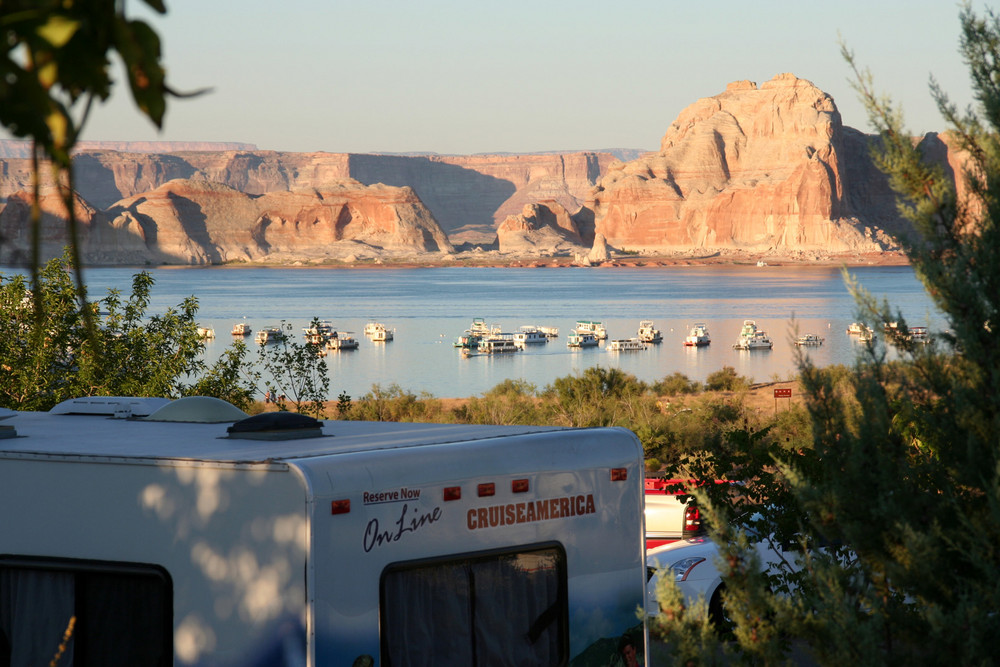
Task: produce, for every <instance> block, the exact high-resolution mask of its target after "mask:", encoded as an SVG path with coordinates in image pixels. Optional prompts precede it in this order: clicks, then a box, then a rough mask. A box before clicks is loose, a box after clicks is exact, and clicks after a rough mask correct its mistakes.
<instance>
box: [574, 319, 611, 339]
mask: <svg viewBox="0 0 1000 667" xmlns="http://www.w3.org/2000/svg"><path fill="white" fill-rule="evenodd" d="M574 331H576V332H577V333H590V334H594V338H596V339H597V340H604V339H605V338H607V337H608V330H607V329H605V328H604V322H598V321H595V320H577V322H576V328H575V329H574Z"/></svg>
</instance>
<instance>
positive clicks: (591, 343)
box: [566, 331, 600, 347]
mask: <svg viewBox="0 0 1000 667" xmlns="http://www.w3.org/2000/svg"><path fill="white" fill-rule="evenodd" d="M599 344H600V341H599V340H597V337H596V336H595V335H594V334H592V333H580V332H578V331H574V332H572V333H571V334H570V335H569V336H568V337H567V339H566V347H597V346H598V345H599Z"/></svg>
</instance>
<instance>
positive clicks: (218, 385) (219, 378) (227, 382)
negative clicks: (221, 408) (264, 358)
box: [185, 340, 259, 412]
mask: <svg viewBox="0 0 1000 667" xmlns="http://www.w3.org/2000/svg"><path fill="white" fill-rule="evenodd" d="M246 355H247V346H246V343H244V342H243V341H242V340H234V341H233V343H232V345H230V346H229V347H228V348H226V350H225V351H224V352H223V353H222V356H220V357H219V359H218V360H217V361H216V362H215V363H214V364H212V365H211V366H210V367H208V368H206V369H205V370H204V372H203V373H202V374H201V376H200V377H199V378H198V381H197V382H195V384H194V385H192V386H191V387H189V388H187V389H186V390H185V394H186V395H188V396H213V397H215V398H221V399H222V400H224V401H229V402H230V403H232V404H233V405H235V406H236V407H238V408H239V409H241V410H243V411H244V412H249V411H250V410H251V409H252V407H253V406H254V395H255V394H256V385H257V382H258V381H259V374H257V373H255V372H254V371H253V370H252V369H250V368H248V362H247V361H246Z"/></svg>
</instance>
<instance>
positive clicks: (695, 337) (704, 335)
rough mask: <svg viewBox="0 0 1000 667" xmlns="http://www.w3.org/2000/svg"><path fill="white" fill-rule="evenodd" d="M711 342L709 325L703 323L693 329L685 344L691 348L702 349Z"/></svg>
mask: <svg viewBox="0 0 1000 667" xmlns="http://www.w3.org/2000/svg"><path fill="white" fill-rule="evenodd" d="M711 342H712V338H711V337H710V336H709V335H708V325H706V324H705V323H703V322H698V323H696V324H695V325H694V326H693V327H691V331H690V332H688V335H687V338H685V339H684V344H685V345H687V346H689V347H701V346H703V345H708V344H709V343H711Z"/></svg>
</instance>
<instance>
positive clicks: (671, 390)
mask: <svg viewBox="0 0 1000 667" xmlns="http://www.w3.org/2000/svg"><path fill="white" fill-rule="evenodd" d="M701 389H702V387H701V383H699V382H695V381H694V380H692V379H690V378H689V377H688V376H687V375H684V373H681V372H680V371H677V372H675V373H673V374H671V375H668V376H666V377H664V378H663V379H662V380H660V381H659V382H657V383H655V384H654V385H653V391H654V392H655V393H656V394H658V395H660V396H677V395H678V394H697V393H698V392H699V391H701Z"/></svg>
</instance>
